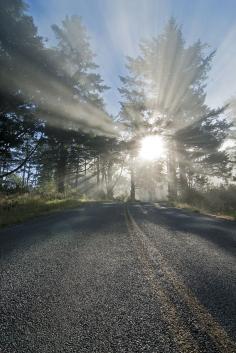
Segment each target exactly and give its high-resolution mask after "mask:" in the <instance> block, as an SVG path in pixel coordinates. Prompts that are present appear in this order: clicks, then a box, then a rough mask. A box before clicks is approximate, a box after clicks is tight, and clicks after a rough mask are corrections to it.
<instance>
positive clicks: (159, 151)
mask: <svg viewBox="0 0 236 353" xmlns="http://www.w3.org/2000/svg"><path fill="white" fill-rule="evenodd" d="M164 153H165V146H164V140H163V138H162V137H161V136H159V135H149V136H145V137H144V138H143V139H142V140H141V148H140V150H139V157H140V158H141V159H145V160H149V161H154V160H157V159H160V158H161V157H163V155H164Z"/></svg>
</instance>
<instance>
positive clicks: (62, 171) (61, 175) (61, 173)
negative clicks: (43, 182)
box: [57, 143, 67, 193]
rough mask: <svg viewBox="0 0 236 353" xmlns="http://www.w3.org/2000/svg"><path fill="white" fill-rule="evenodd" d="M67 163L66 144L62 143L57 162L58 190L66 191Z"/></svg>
mask: <svg viewBox="0 0 236 353" xmlns="http://www.w3.org/2000/svg"><path fill="white" fill-rule="evenodd" d="M66 163H67V150H66V148H65V146H64V144H63V143H60V147H59V159H58V163H57V190H58V192H60V193H64V192H65V178H66Z"/></svg>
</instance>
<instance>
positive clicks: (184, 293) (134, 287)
mask: <svg viewBox="0 0 236 353" xmlns="http://www.w3.org/2000/svg"><path fill="white" fill-rule="evenodd" d="M0 248H1V260H0V265H1V283H0V312H1V317H0V352H1V353H15V352H17V353H25V352H27V353H28V352H31V353H51V352H55V353H61V352H63V353H64V352H73V353H80V352H81V353H82V352H88V353H92V352H97V353H141V352H147V353H156V352H159V353H166V352H183V353H191V352H193V353H195V352H196V353H197V352H206V353H218V352H225V353H235V352H236V256H235V255H236V223H235V222H229V221H220V220H217V219H214V218H210V217H204V216H200V215H197V214H190V213H186V212H183V211H180V210H176V209H174V208H165V207H163V206H160V205H153V204H149V203H142V204H138V203H137V204H129V205H128V206H126V205H123V204H115V203H103V204H91V205H86V206H84V207H81V208H79V209H76V210H68V211H64V212H59V213H55V214H51V215H48V216H44V217H40V218H37V219H36V220H33V221H29V222H27V223H25V224H23V225H18V226H14V227H11V228H8V229H6V230H2V231H1V232H0Z"/></svg>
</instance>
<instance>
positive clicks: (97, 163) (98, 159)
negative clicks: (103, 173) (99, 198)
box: [96, 156, 100, 187]
mask: <svg viewBox="0 0 236 353" xmlns="http://www.w3.org/2000/svg"><path fill="white" fill-rule="evenodd" d="M96 167H97V186H98V187H99V186H100V157H99V156H97V160H96Z"/></svg>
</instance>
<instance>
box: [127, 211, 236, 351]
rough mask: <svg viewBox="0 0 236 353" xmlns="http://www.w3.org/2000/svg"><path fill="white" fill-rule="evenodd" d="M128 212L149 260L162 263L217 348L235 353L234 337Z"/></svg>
mask: <svg viewBox="0 0 236 353" xmlns="http://www.w3.org/2000/svg"><path fill="white" fill-rule="evenodd" d="M126 213H127V214H126V219H127V220H128V222H129V223H130V224H131V225H132V228H133V229H134V230H135V231H136V233H137V234H136V233H135V235H136V236H139V238H140V242H141V243H142V247H145V248H146V252H147V254H149V261H154V262H157V263H158V264H159V266H160V265H161V269H162V271H163V273H164V275H165V277H166V279H167V280H168V281H169V282H170V284H171V285H172V286H173V287H174V288H175V290H176V292H177V293H178V295H179V297H180V298H181V299H182V300H183V301H184V302H185V303H186V305H187V306H188V308H189V310H190V311H191V313H192V315H193V317H195V318H196V319H197V321H198V322H199V324H200V327H201V328H202V329H203V330H204V331H205V332H206V333H207V335H208V336H209V337H210V338H211V340H212V341H213V343H214V345H215V346H216V347H217V349H218V350H219V351H220V352H222V353H235V352H236V344H235V342H233V341H232V339H231V338H230V337H229V336H228V334H227V332H226V331H225V330H224V329H223V327H221V326H220V324H219V323H218V322H217V321H216V320H215V319H214V318H213V317H212V315H211V314H210V313H209V312H208V311H207V309H206V308H205V307H204V306H203V305H202V304H200V303H199V301H198V300H197V298H196V297H195V296H194V294H193V293H192V292H191V291H190V289H189V288H187V287H186V286H185V285H184V284H183V282H182V280H181V279H180V278H179V276H177V274H176V273H175V272H174V271H173V270H172V269H171V268H169V266H167V264H166V261H165V260H164V258H163V256H162V255H161V254H160V252H159V251H158V250H157V249H156V248H155V254H154V253H153V248H154V246H153V244H152V246H151V245H150V239H149V238H148V237H147V236H146V235H145V233H144V232H143V231H142V230H141V229H140V227H139V226H138V225H137V223H136V222H135V220H134V219H133V217H132V216H131V215H130V213H129V211H128V209H126ZM148 244H149V245H148ZM151 253H153V256H152V259H150V254H151ZM147 256H148V255H147Z"/></svg>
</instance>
